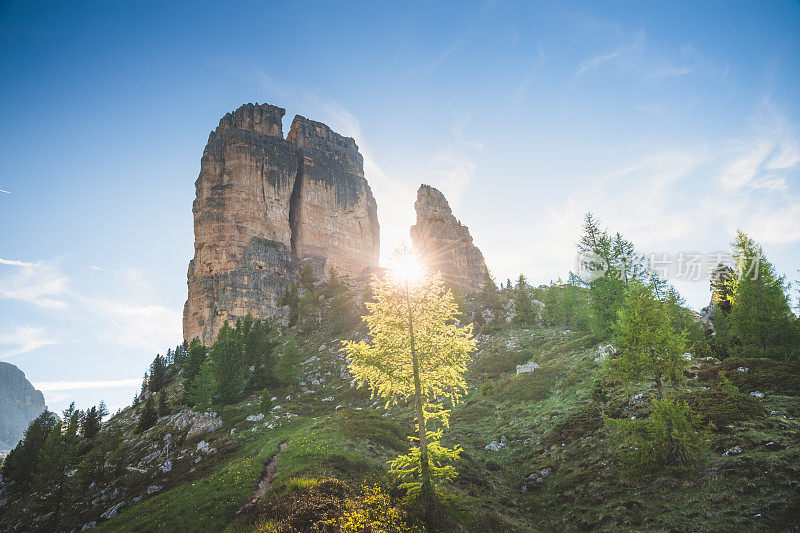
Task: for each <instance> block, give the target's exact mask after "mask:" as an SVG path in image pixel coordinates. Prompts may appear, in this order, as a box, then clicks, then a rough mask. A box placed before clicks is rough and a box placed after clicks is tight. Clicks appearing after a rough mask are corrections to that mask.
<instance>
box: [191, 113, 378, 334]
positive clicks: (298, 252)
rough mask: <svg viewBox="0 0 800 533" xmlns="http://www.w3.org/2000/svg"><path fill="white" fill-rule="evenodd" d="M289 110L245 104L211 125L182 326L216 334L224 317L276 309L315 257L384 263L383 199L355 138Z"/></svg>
mask: <svg viewBox="0 0 800 533" xmlns="http://www.w3.org/2000/svg"><path fill="white" fill-rule="evenodd" d="M285 113H286V111H285V110H284V109H282V108H280V107H276V106H272V105H269V104H260V105H259V104H245V105H243V106H241V107H240V108H239V109H237V110H236V111H234V112H233V113H228V114H226V115H225V116H224V117H222V119H221V120H220V121H219V126H217V129H216V130H214V131H213V132H211V134H210V135H209V137H208V143H207V144H206V147H205V150H204V151H203V157H202V159H201V163H200V176H199V177H198V178H197V181H196V182H195V189H196V198H195V200H194V203H193V205H192V213H193V214H194V234H195V244H194V250H195V253H194V258H193V259H192V260H191V261H190V262H189V271H188V274H187V281H188V286H189V296H188V299H187V301H186V305H185V306H184V310H183V334H184V338H185V339H187V340H191V339H194V338H195V337H199V338H200V339H201V340H202V341H203V342H204V343H205V344H207V345H208V344H210V343H211V342H213V340H214V337H215V336H216V334H217V332H218V331H219V329H220V328H221V327H222V324H223V323H224V322H225V321H226V320H228V321H230V322H231V323H233V322H235V321H236V319H238V318H241V317H244V316H246V315H247V314H248V313H250V314H252V315H253V316H254V317H257V318H266V317H270V316H274V315H275V314H276V312H277V309H278V300H279V299H280V297H281V295H282V294H283V293H284V292H285V291H286V289H287V288H288V287H289V285H290V284H291V283H292V282H293V281H294V280H295V279H296V277H297V274H298V272H299V270H300V267H301V266H302V265H303V264H304V263H306V262H311V263H312V264H313V265H314V267H315V269H316V270H317V271H318V272H319V273H321V274H324V273H328V272H329V271H330V269H331V268H333V269H335V270H336V271H337V272H338V273H340V274H345V275H349V276H358V275H360V274H362V273H363V272H364V271H365V269H369V268H372V267H376V266H377V265H378V255H379V249H380V238H379V226H378V215H377V205H376V203H375V199H374V198H373V196H372V190H371V189H370V187H369V184H368V183H367V180H366V179H365V177H364V168H363V159H362V157H361V154H360V153H359V152H358V147H357V146H356V143H355V141H354V140H353V139H352V138H349V137H343V136H341V135H339V134H337V133H335V132H333V131H332V130H331V129H330V128H329V127H328V126H326V125H325V124H322V123H320V122H314V121H312V120H308V119H306V118H304V117H300V116H297V117H295V119H294V121H293V123H292V126H291V129H290V132H289V135H288V137H287V138H284V137H283V125H282V119H283V115H284V114H285Z"/></svg>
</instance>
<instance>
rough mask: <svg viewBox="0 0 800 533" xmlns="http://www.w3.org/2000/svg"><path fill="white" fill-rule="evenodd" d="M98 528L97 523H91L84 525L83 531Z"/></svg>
mask: <svg viewBox="0 0 800 533" xmlns="http://www.w3.org/2000/svg"><path fill="white" fill-rule="evenodd" d="M96 527H97V522H89V523H88V524H83V527H82V528H81V531H89V530H90V529H94V528H96Z"/></svg>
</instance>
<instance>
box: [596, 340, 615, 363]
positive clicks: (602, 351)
mask: <svg viewBox="0 0 800 533" xmlns="http://www.w3.org/2000/svg"><path fill="white" fill-rule="evenodd" d="M614 355H617V349H616V348H614V345H613V344H606V345H605V346H603V345H602V344H600V345H598V346H597V351H596V352H594V362H595V363H599V362H601V361H604V360H606V359H608V358H609V357H611V356H614Z"/></svg>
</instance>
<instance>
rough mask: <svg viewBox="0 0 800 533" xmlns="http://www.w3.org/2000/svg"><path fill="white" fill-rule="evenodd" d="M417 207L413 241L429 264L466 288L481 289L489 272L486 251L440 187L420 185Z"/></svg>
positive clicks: (451, 281) (447, 278)
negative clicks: (459, 217) (476, 242)
mask: <svg viewBox="0 0 800 533" xmlns="http://www.w3.org/2000/svg"><path fill="white" fill-rule="evenodd" d="M414 209H415V210H416V212H417V223H416V224H415V225H413V226H411V242H412V243H413V245H414V249H415V250H417V252H418V253H419V254H420V256H421V257H422V259H423V261H425V263H426V264H427V265H428V268H430V269H431V271H433V272H440V273H441V274H442V276H443V277H444V279H445V281H447V282H450V283H453V284H455V285H457V286H459V287H461V288H462V289H463V290H464V291H465V292H477V291H478V290H480V289H481V287H482V286H483V283H484V280H485V279H486V274H487V273H488V270H487V268H486V263H485V261H484V259H483V254H482V253H481V251H480V250H479V249H478V247H477V246H475V245H474V244H473V243H472V236H471V235H470V234H469V228H467V227H466V226H464V225H463V224H461V222H459V221H458V219H456V217H455V216H453V212H452V210H451V209H450V205H449V204H448V203H447V199H446V198H445V197H444V195H443V194H442V193H441V191H439V190H438V189H435V188H433V187H431V186H430V185H422V186H420V188H419V190H418V191H417V201H416V202H415V203H414Z"/></svg>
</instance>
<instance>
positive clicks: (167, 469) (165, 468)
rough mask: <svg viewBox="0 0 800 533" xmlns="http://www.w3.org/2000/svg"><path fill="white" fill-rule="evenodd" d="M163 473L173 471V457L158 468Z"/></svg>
mask: <svg viewBox="0 0 800 533" xmlns="http://www.w3.org/2000/svg"><path fill="white" fill-rule="evenodd" d="M158 469H159V470H160V471H161V472H162V473H163V474H166V473H167V472H172V459H167V460H166V461H164V464H163V465H161V466H160V467H159V468H158Z"/></svg>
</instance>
